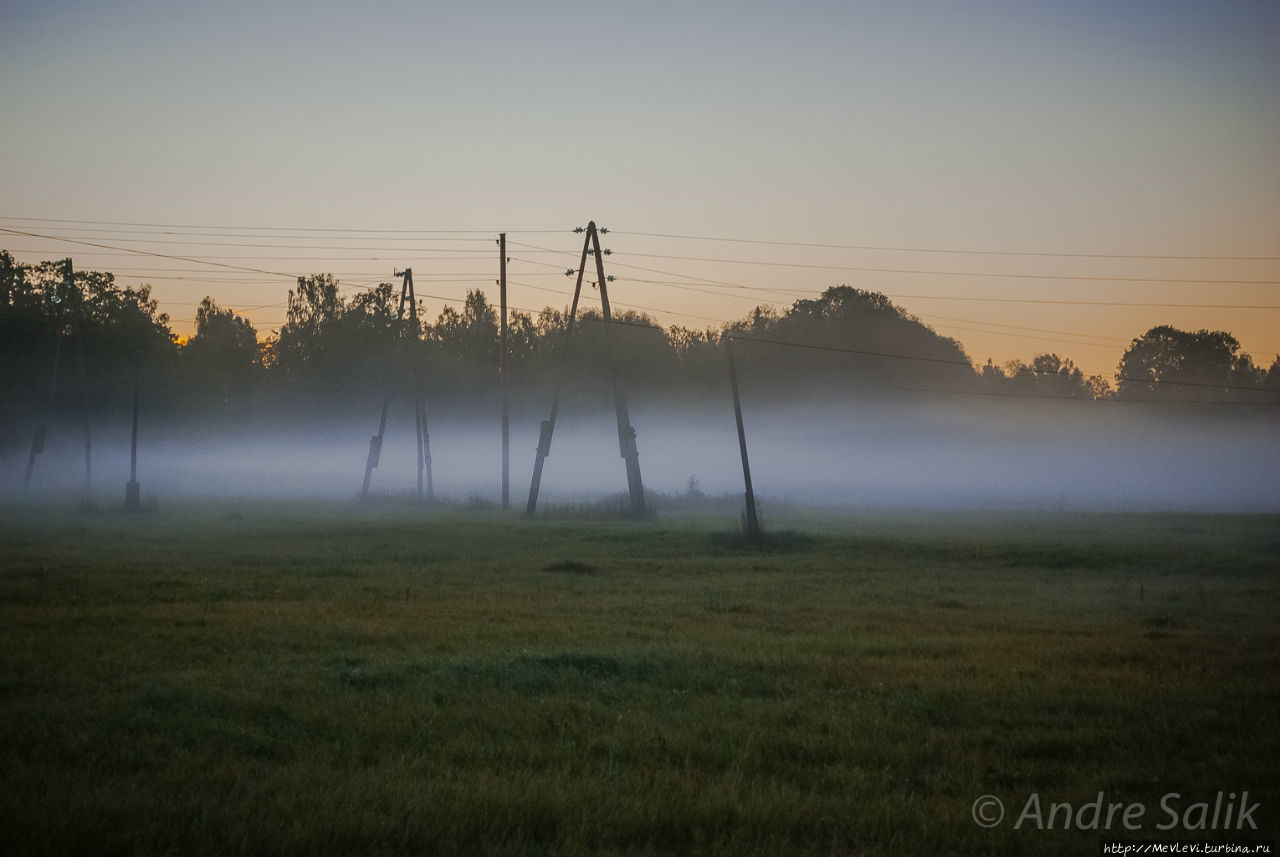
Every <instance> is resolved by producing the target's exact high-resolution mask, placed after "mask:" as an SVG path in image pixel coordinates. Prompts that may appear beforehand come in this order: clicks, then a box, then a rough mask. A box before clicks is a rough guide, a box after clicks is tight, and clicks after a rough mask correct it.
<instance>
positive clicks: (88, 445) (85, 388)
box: [66, 259, 93, 509]
mask: <svg viewBox="0 0 1280 857" xmlns="http://www.w3.org/2000/svg"><path fill="white" fill-rule="evenodd" d="M66 267H67V280H66V282H67V291H68V293H69V295H70V297H69V298H68V299H69V300H74V301H75V310H74V311H75V315H74V319H75V320H74V324H75V330H74V333H75V338H76V367H77V369H78V374H79V375H80V408H81V411H80V415H81V418H82V419H83V421H84V494H83V495H82V496H81V498H80V507H81V508H83V509H87V508H89V506H90V505H92V503H93V440H92V437H91V435H90V432H89V376H88V374H87V373H86V372H85V368H84V300H83V296H82V295H81V294H80V292H79V290H78V289H76V280H75V272H74V271H73V270H72V267H71V260H70V259H67V262H66Z"/></svg>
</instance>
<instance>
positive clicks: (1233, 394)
mask: <svg viewBox="0 0 1280 857" xmlns="http://www.w3.org/2000/svg"><path fill="white" fill-rule="evenodd" d="M1239 352H1240V343H1239V342H1238V341H1237V340H1236V338H1235V337H1234V336H1232V335H1231V334H1229V333H1227V332H1226V331H1222V330H1198V331H1195V332H1194V333H1193V332H1189V331H1185V330H1179V329H1178V328H1176V327H1171V326H1169V325H1161V326H1159V327H1153V328H1151V329H1150V330H1148V331H1147V332H1146V333H1144V334H1143V335H1142V336H1140V337H1138V338H1136V339H1134V340H1133V342H1131V343H1130V344H1129V347H1128V348H1127V349H1126V350H1125V352H1124V356H1123V357H1121V358H1120V366H1119V368H1118V369H1117V370H1116V382H1117V391H1116V395H1117V396H1118V397H1121V398H1127V399H1150V398H1163V399H1170V398H1171V399H1199V400H1206V401H1208V400H1214V399H1218V400H1222V399H1228V400H1235V399H1239V398H1240V392H1241V391H1240V390H1236V389H1231V388H1234V387H1258V386H1260V382H1261V380H1262V376H1263V373H1262V371H1261V370H1259V369H1257V368H1256V367H1255V366H1254V365H1253V360H1252V358H1250V357H1249V355H1248V354H1241V353H1239Z"/></svg>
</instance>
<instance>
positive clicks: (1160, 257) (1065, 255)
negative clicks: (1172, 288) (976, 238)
mask: <svg viewBox="0 0 1280 857" xmlns="http://www.w3.org/2000/svg"><path fill="white" fill-rule="evenodd" d="M610 234H613V235H635V236H640V237H644V238H670V239H678V240H688V241H719V242H725V243H732V244H762V245H767V246H773V247H810V248H818V249H832V250H875V251H883V252H892V253H946V254H956V255H966V256H1033V257H1046V258H1057V259H1136V260H1152V261H1165V260H1173V261H1207V262H1277V261H1280V256H1209V255H1206V256H1194V255H1170V254H1159V253H1073V252H1062V251H1044V250H965V249H955V248H943V247H893V246H881V245H872V244H827V243H821V242H810V241H771V240H766V239H761V238H721V237H715V236H710V235H678V234H675V233H670V232H633V231H629V230H623V229H611V230H610Z"/></svg>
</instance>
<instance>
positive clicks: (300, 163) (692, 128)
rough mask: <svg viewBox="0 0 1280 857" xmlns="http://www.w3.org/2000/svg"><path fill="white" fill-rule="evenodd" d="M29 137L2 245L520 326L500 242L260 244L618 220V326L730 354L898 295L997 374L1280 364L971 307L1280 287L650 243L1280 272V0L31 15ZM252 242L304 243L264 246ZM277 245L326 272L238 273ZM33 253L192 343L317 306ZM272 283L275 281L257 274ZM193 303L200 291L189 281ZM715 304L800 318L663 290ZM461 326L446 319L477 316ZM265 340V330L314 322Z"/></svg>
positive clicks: (1208, 320) (17, 13)
mask: <svg viewBox="0 0 1280 857" xmlns="http://www.w3.org/2000/svg"><path fill="white" fill-rule="evenodd" d="M0 108H2V109H3V117H4V121H3V122H2V123H0V216H3V217H7V218H61V219H68V220H85V221H93V220H102V221H128V222H141V223H154V224H201V225H206V224H212V225H229V226H233V227H239V228H237V229H227V230H204V231H205V232H209V231H219V232H221V234H222V235H223V236H224V237H221V238H219V237H215V236H210V235H202V236H189V237H188V238H187V239H179V238H176V237H174V236H172V235H161V234H158V233H159V232H160V231H161V230H157V229H150V230H149V231H146V230H129V229H127V228H124V227H110V226H105V225H102V226H98V225H94V224H85V223H80V224H56V223H45V224H37V223H33V222H30V221H23V222H19V221H16V220H12V219H10V220H0V226H4V227H7V228H14V229H23V230H25V231H32V232H40V233H42V234H49V235H59V236H67V237H77V238H80V239H83V240H91V241H96V242H98V243H106V244H113V243H114V244H116V245H117V246H129V247H135V248H140V249H147V250H153V251H156V252H161V253H171V254H176V255H185V256H191V257H194V258H198V259H205V260H215V261H224V262H227V263H229V264H242V265H246V266H250V267H260V268H264V269H268V270H272V271H283V272H285V273H291V274H292V273H304V272H316V271H334V272H337V273H339V274H341V275H345V276H342V277H340V278H342V279H344V280H346V281H349V282H352V283H353V284H368V283H372V282H376V281H377V280H379V279H390V274H391V269H392V267H393V266H394V267H403V266H406V265H412V267H413V269H414V272H415V278H416V279H417V281H418V288H419V290H421V291H423V292H427V293H430V294H438V295H445V296H449V297H454V298H461V296H462V295H463V294H464V293H465V291H466V289H467V288H468V287H474V286H476V285H479V286H481V287H484V288H486V291H489V292H490V293H491V294H494V296H495V297H496V289H494V288H493V287H492V284H491V282H490V283H489V285H485V283H486V281H491V280H492V278H493V277H495V276H496V259H494V258H489V259H484V258H480V259H474V258H468V257H472V256H475V255H476V254H478V253H479V254H488V255H489V256H490V257H492V256H493V245H492V244H486V243H482V242H475V243H473V244H461V243H447V242H438V241H437V242H425V241H418V240H414V239H418V238H422V237H430V236H421V235H420V236H411V235H400V236H392V235H384V236H381V237H375V238H372V239H371V237H370V236H369V235H368V234H367V233H363V234H362V233H336V234H334V235H331V236H330V239H329V240H327V241H319V240H317V239H316V238H315V237H314V236H315V235H317V233H294V234H293V236H292V237H291V238H290V239H289V240H288V241H286V240H283V239H282V238H281V237H280V236H289V233H285V232H265V231H259V230H253V231H249V229H248V228H249V227H332V228H340V229H352V228H361V229H415V228H428V229H477V230H486V231H488V232H497V231H498V230H500V229H507V230H512V231H513V232H514V230H520V229H556V230H564V231H563V233H561V234H538V235H524V236H520V235H515V234H512V236H511V240H512V241H513V242H522V243H527V244H535V245H537V246H539V247H543V248H549V249H553V250H565V251H569V252H570V253H571V254H572V255H575V256H576V253H577V251H578V249H579V248H580V243H579V240H578V239H577V237H576V236H574V235H572V234H571V233H569V231H568V230H569V229H571V228H572V227H573V226H575V225H579V224H584V223H585V222H586V221H587V220H588V219H591V218H594V219H595V220H596V222H597V223H599V224H601V225H603V226H608V227H610V228H611V229H613V230H616V231H617V234H613V235H610V236H609V237H608V238H607V239H606V241H605V244H606V246H609V247H610V248H611V249H612V250H613V251H614V254H613V256H612V257H611V259H610V260H609V272H610V273H613V274H614V275H615V276H617V277H618V281H617V282H616V283H615V284H614V286H613V287H612V289H611V297H612V298H613V300H614V302H615V303H617V304H619V305H622V306H628V305H630V306H643V307H652V308H659V309H663V310H668V311H669V312H664V313H658V312H655V313H653V314H654V315H655V316H656V317H657V318H659V319H660V320H661V321H663V322H664V323H682V324H686V325H689V326H695V327H702V326H705V325H706V324H711V323H713V321H712V320H728V319H733V318H738V317H741V316H742V315H743V314H745V313H746V312H747V311H748V310H749V309H750V308H751V307H752V306H753V305H754V304H755V303H757V302H771V303H774V304H775V305H777V306H779V307H780V308H781V307H785V306H787V305H788V304H789V301H790V300H791V299H793V298H794V297H797V296H800V295H801V294H807V295H814V294H817V293H818V292H819V291H821V289H823V288H825V287H826V286H828V285H833V284H837V283H847V284H850V285H856V286H860V287H863V288H868V289H874V290H878V291H883V292H885V293H887V294H890V295H901V296H908V295H910V296H916V297H899V298H897V299H896V300H897V302H898V303H899V304H901V305H903V306H905V307H906V308H907V309H909V310H910V311H912V312H914V313H916V314H918V315H920V316H921V317H922V318H923V319H924V320H925V321H926V322H928V323H930V324H932V325H933V326H934V327H935V328H936V329H937V330H938V331H939V332H940V333H943V334H946V335H951V336H955V337H956V338H957V339H959V340H960V341H961V342H962V343H964V345H965V347H966V350H967V351H968V353H969V355H970V356H971V357H973V358H974V359H975V361H979V362H981V361H983V360H985V359H986V358H987V357H992V358H994V359H996V360H997V361H998V362H1003V361H1005V360H1008V359H1011V358H1015V357H1016V358H1021V359H1024V360H1029V359H1030V358H1031V356H1032V355H1033V354H1036V353H1040V352H1043V351H1056V352H1057V353H1059V354H1062V355H1065V356H1070V357H1071V358H1073V359H1074V360H1075V361H1076V363H1077V364H1079V365H1081V366H1082V367H1083V368H1085V369H1086V370H1087V371H1091V372H1099V373H1102V374H1104V375H1106V376H1108V377H1110V376H1111V375H1112V374H1113V372H1114V369H1115V365H1116V362H1117V361H1118V359H1119V356H1120V353H1121V351H1122V349H1123V346H1124V344H1125V342H1127V340H1128V339H1130V338H1131V337H1133V336H1136V335H1138V334H1140V333H1142V332H1143V331H1145V330H1146V329H1147V328H1149V327H1151V326H1153V325H1155V324H1162V323H1170V324H1175V325H1178V326H1181V327H1185V328H1193V329H1194V328H1201V327H1208V328H1214V329H1227V330H1230V331H1232V332H1233V333H1235V334H1236V335H1237V336H1238V338H1239V339H1240V340H1241V342H1242V343H1243V345H1244V347H1245V349H1246V350H1248V351H1250V352H1251V353H1253V354H1254V356H1255V359H1256V360H1257V362H1259V363H1262V364H1264V365H1265V364H1267V363H1269V362H1270V360H1271V359H1272V357H1274V356H1275V352H1276V351H1278V350H1280V311H1278V310H1274V309H1265V310H1226V309H1215V308H1199V309H1178V308H1172V307H1104V306H1083V305H1076V306H1065V305H1052V304H1020V303H988V302H979V301H969V300H966V301H959V300H940V299H936V298H937V297H944V296H945V297H950V298H978V297H999V298H1034V299H1046V298H1050V299H1065V300H1079V301H1120V302H1132V303H1156V304H1168V303H1191V304H1217V305H1221V304H1250V305H1280V286H1277V285H1276V281H1280V263H1278V262H1276V261H1274V258H1273V259H1272V260H1270V261H1254V262H1244V261H1217V262H1213V261H1185V260H1163V261H1161V260H1117V259H1078V258H1077V259H1063V258H1051V257H1043V256H1026V257H1007V256H977V255H973V256H969V255H950V254H937V253H918V252H888V251H870V250H862V251H855V250H815V249H810V250H805V249H801V248H789V247H778V246H755V245H744V244H733V243H711V242H703V241H691V240H674V239H657V238H644V237H640V236H636V235H628V234H623V233H624V232H660V233H673V234H680V235H704V236H705V235H710V236H725V237H737V238H767V239H774V240H783V241H811V242H829V243H840V244H854V245H872V246H891V247H912V248H926V249H945V248H952V249H999V250H1018V251H1059V252H1068V253H1102V254H1150V255H1161V256H1164V255H1208V256H1217V255H1230V256H1237V255H1239V256H1263V257H1277V256H1280V3H1277V2H1249V0H1224V2H1212V3H1209V2H1174V0H1159V1H1158V2H1115V0H1110V2H1072V3H1028V2H983V1H982V0H979V2H968V3H955V2H947V3H942V2H893V3H819V2H794V3H787V4H783V3H727V2H716V3H699V4H684V3H665V2H651V3H646V4H643V5H642V4H635V3H631V4H613V3H608V2H595V3H542V4H529V3H512V4H494V3H479V2H477V3H468V4H456V5H442V4H430V3H376V2H375V3H365V4H360V5H356V4H336V3H333V4H330V3H308V4H303V3H296V4H293V3H236V2H230V3H209V4H194V3H183V2H118V3H88V2H63V0H44V2H30V3H26V2H16V3H15V2H8V0H3V2H0ZM37 227H38V228H37ZM74 229H79V230H83V231H79V232H76V231H73V230H74ZM113 230H114V231H113ZM129 231H134V232H137V233H138V234H134V235H132V236H130V235H129V234H126V233H128V232H129ZM169 231H183V230H169ZM186 231H192V232H194V231H197V230H186ZM252 234H257V235H261V236H267V235H271V236H276V238H275V239H274V240H272V239H269V238H266V237H261V238H252V237H250V238H245V237H231V236H241V235H252ZM361 235H363V236H364V237H361ZM302 236H311V237H302ZM434 237H437V238H438V237H440V236H439V235H437V236H434ZM468 237H473V238H474V237H483V236H482V235H480V236H478V235H472V236H468ZM184 240H185V241H203V242H208V243H206V244H195V245H190V244H187V243H182V242H183V241H184ZM126 242H127V243H126ZM166 242H172V243H166ZM270 243H275V244H284V243H289V244H292V245H294V246H291V247H287V248H263V249H258V250H253V249H250V248H246V247H243V246H229V245H232V244H270ZM303 244H305V245H308V246H331V247H343V248H354V247H367V248H379V249H377V250H349V249H346V250H340V251H339V250H320V249H316V250H311V249H307V250H303V249H298V247H297V245H303ZM0 247H7V248H10V249H15V250H21V251H22V252H19V253H17V255H18V257H19V259H20V260H23V261H36V260H38V259H41V258H59V257H63V256H66V255H68V253H70V254H71V255H72V256H73V258H74V259H75V260H76V264H77V265H78V266H79V267H83V268H97V269H108V270H116V271H117V273H118V275H119V277H120V280H121V282H124V283H126V284H133V283H137V282H144V281H146V282H151V283H152V285H153V287H154V290H155V294H156V295H157V296H158V297H159V298H160V299H161V301H162V309H164V310H166V311H168V312H169V313H170V314H171V315H172V316H173V317H174V319H175V328H177V329H179V330H184V331H185V330H189V329H190V327H191V318H192V317H193V315H194V312H195V304H196V303H198V301H199V300H200V298H202V297H203V296H204V295H206V294H210V295H212V296H213V297H214V298H215V299H217V300H218V301H219V302H220V303H223V304H226V305H230V306H235V307H249V306H260V305H264V304H277V303H281V302H283V300H284V298H285V295H286V292H287V289H288V288H289V286H290V281H289V280H288V279H286V278H284V277H269V276H264V275H252V274H244V273H240V274H236V273H225V274H212V273H209V270H210V269H209V268H208V267H207V266H206V267H200V266H193V265H185V264H183V263H176V262H175V263H169V262H166V261H165V260H162V259H156V258H148V257H130V256H128V255H125V256H120V255H93V251H92V250H91V248H87V247H78V248H77V247H75V246H74V245H70V244H66V243H60V242H57V241H48V240H42V239H35V238H27V237H19V236H11V235H2V234H0ZM383 248H391V249H383ZM428 248H431V249H434V250H437V251H439V250H442V249H450V248H452V249H455V250H457V251H458V252H455V253H453V255H455V256H458V257H462V258H457V259H454V260H452V261H446V260H444V259H442V258H439V257H441V256H445V255H449V254H444V253H439V252H436V253H432V252H429V251H428ZM639 253H652V254H658V255H659V256H661V255H668V256H687V257H699V258H715V259H733V260H755V261H767V262H788V263H797V264H820V265H828V266H832V267H830V268H798V267H797V268H788V267H782V266H776V267H772V266H750V265H739V264H732V263H728V262H700V261H691V260H689V259H664V258H654V257H649V256H638V255H635V254H639ZM250 255H252V256H257V257H264V258H256V259H254V260H245V259H240V258H231V257H243V256H250ZM509 255H511V256H513V257H515V258H516V260H517V261H515V262H513V263H512V266H511V272H510V278H511V279H512V280H513V281H516V282H520V283H530V284H536V285H541V286H542V287H543V288H552V289H559V290H561V291H562V293H563V294H561V295H557V294H552V293H548V292H540V291H536V290H533V289H530V288H528V287H527V286H523V285H521V286H513V287H512V303H513V304H515V305H517V306H525V307H532V308H537V307H541V306H544V305H546V304H548V303H550V304H553V305H556V306H560V305H563V304H565V303H567V300H568V295H567V291H568V289H569V287H570V286H571V281H569V280H567V279H565V278H563V277H560V276H556V275H555V270H554V268H552V267H549V266H551V265H560V264H561V263H562V262H563V263H564V265H563V266H564V267H567V266H568V264H570V263H571V262H572V261H576V259H572V258H567V257H560V256H556V255H553V254H547V253H535V252H531V251H530V250H529V249H528V248H520V247H512V248H511V249H510V251H509ZM374 256H376V257H377V259H376V260H375V259H373V258H372V257H374ZM271 257H275V258H271ZM534 262H543V263H546V264H545V265H543V266H539V265H535V264H533V263H534ZM624 263H625V264H632V265H638V266H643V267H648V268H654V269H659V270H662V271H667V272H673V273H675V274H678V275H680V276H679V277H674V276H670V275H657V274H648V273H643V272H640V271H638V270H635V269H627V268H624V267H622V265H623V264H624ZM183 268H185V269H194V270H192V271H189V272H187V273H183V272H181V271H179V270H175V269H183ZM854 268H895V269H907V270H913V271H918V270H926V271H947V272H957V271H966V272H991V273H1002V272H1003V273H1027V274H1037V275H1049V274H1057V275H1064V274H1071V275H1076V276H1090V277H1163V278H1167V279H1172V280H1178V279H1182V280H1187V279H1196V278H1200V279H1203V280H1209V281H1213V280H1261V281H1266V282H1265V284H1262V285H1240V284H1225V283H1221V282H1218V283H1214V282H1195V283H1174V282H1149V283H1134V282H1120V281H1098V280H1093V281H1086V280H1049V279H1038V278H1036V279H1013V278H990V277H988V278H983V277H959V276H951V275H922V274H905V273H885V272H873V271H858V270H853V269H854ZM125 269H132V270H131V272H130V273H129V274H124V273H123V271H124V270H125ZM142 269H163V270H150V271H144V270H142ZM433 275H439V276H433ZM175 276H186V277H191V278H192V279H183V280H176V279H162V277H175ZM688 277H701V278H709V279H713V280H718V281H723V282H732V283H740V284H745V285H749V286H753V287H757V288H762V289H784V290H796V291H795V292H792V291H785V292H774V293H772V294H770V293H768V292H752V291H747V290H730V289H724V288H719V287H716V286H709V289H708V290H710V291H713V292H714V291H720V292H724V294H722V295H720V296H716V295H713V294H706V293H704V292H703V291H691V290H687V289H679V288H673V287H671V286H668V285H661V284H657V283H641V282H636V280H638V279H664V280H676V279H682V280H685V281H686V282H689V281H690V280H687V279H686V278H688ZM926 295H932V296H935V298H934V299H926V298H925V297H923V296H926ZM427 305H428V309H429V311H430V312H431V313H432V314H433V315H434V313H435V312H437V311H438V310H439V308H440V305H441V301H439V300H436V299H428V300H427ZM675 313H683V314H684V315H677V314H675ZM250 315H251V316H252V317H253V318H254V319H255V321H256V322H257V323H258V324H259V327H260V330H262V331H263V332H264V333H265V332H266V331H268V330H269V329H271V328H272V327H273V326H276V325H278V323H279V321H280V320H281V319H282V318H283V315H284V311H283V309H282V308H278V307H265V308H263V309H260V310H253V311H250ZM994 325H1011V326H1015V327H1016V328H1035V330H1024V329H1014V327H996V326H994ZM977 328H984V329H985V330H986V332H983V331H981V330H978V329H977Z"/></svg>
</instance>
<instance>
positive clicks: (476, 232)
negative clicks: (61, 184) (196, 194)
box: [0, 215, 569, 240]
mask: <svg viewBox="0 0 1280 857" xmlns="http://www.w3.org/2000/svg"><path fill="white" fill-rule="evenodd" d="M0 220H18V221H24V222H32V223H87V224H97V225H101V226H141V227H151V228H157V229H262V230H269V231H274V232H386V233H397V234H400V233H408V234H415V233H421V234H436V235H450V234H452V235H496V234H497V233H499V232H508V233H524V234H528V235H534V234H559V233H563V232H566V231H569V230H566V229H563V228H562V229H426V228H416V229H368V228H360V227H324V226H245V225H234V226H219V225H217V224H209V223H199V224H191V223H137V222H132V221H125V220H69V219H64V218H56V217H14V216H11V215H0ZM485 240H488V239H485Z"/></svg>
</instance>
